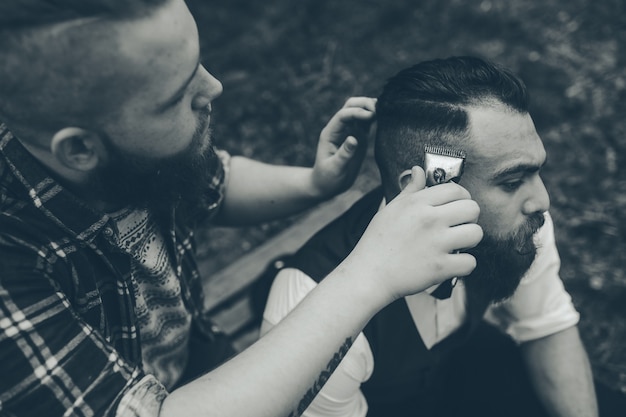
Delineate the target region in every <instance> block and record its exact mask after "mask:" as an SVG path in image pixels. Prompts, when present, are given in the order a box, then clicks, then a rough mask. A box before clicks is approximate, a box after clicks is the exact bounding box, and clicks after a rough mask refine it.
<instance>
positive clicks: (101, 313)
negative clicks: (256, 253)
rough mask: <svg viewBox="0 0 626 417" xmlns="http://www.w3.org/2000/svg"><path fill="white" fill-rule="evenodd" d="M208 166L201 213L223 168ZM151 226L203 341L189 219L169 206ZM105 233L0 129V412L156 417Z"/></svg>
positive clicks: (97, 217) (121, 263) (217, 190)
mask: <svg viewBox="0 0 626 417" xmlns="http://www.w3.org/2000/svg"><path fill="white" fill-rule="evenodd" d="M226 156H227V155H226ZM213 166H215V174H214V181H213V183H212V184H209V185H208V189H207V193H211V194H210V196H211V201H213V204H211V205H210V207H207V208H206V210H204V211H203V214H204V215H206V216H211V215H212V214H214V213H215V212H216V211H217V209H218V207H219V204H220V202H221V200H222V196H223V184H224V176H225V165H224V164H222V163H221V162H220V158H218V157H217V156H216V157H215V163H214V164H213ZM187 213H188V212H187ZM183 217H184V218H183ZM163 223H164V225H165V229H164V230H168V232H167V234H165V236H166V237H167V236H168V235H169V237H170V238H169V239H168V244H169V245H170V247H169V249H170V256H171V258H172V260H173V264H174V268H175V270H176V273H177V275H178V277H179V279H180V281H181V287H182V288H181V289H182V293H183V299H184V301H185V304H186V306H187V308H188V310H189V311H190V312H191V314H192V317H193V318H194V324H195V326H196V328H199V329H200V332H201V333H204V335H205V336H207V337H211V332H212V329H211V326H210V323H208V322H207V320H206V319H204V318H203V316H202V314H201V308H202V298H201V297H202V289H201V287H200V285H201V283H200V277H199V275H198V271H197V268H196V264H195V261H194V256H193V253H194V242H193V231H192V229H191V226H192V225H191V224H190V220H189V216H183V215H181V208H180V207H179V208H177V210H176V211H174V210H173V211H172V213H171V217H170V218H167V219H164V222H163ZM114 230H115V225H114V223H113V222H112V220H111V219H110V218H109V217H108V216H107V215H106V214H103V213H98V212H95V211H94V210H92V209H91V208H89V207H87V206H86V205H85V204H83V203H81V201H80V200H78V199H77V198H76V197H74V196H73V195H72V194H71V193H70V192H69V191H67V190H65V189H64V188H63V187H61V186H60V185H59V184H58V183H57V182H55V181H54V180H53V179H52V178H50V176H49V175H48V174H47V172H46V171H45V170H44V169H43V167H42V166H41V165H40V164H39V163H38V162H37V161H36V160H35V159H34V158H33V157H32V156H31V155H30V154H29V153H28V152H27V151H26V150H25V149H24V147H23V146H22V145H21V143H20V142H19V141H18V140H16V139H15V138H14V137H13V136H12V134H11V133H10V132H9V131H8V130H7V129H6V127H4V126H3V125H1V124H0V415H2V416H4V415H7V416H18V415H19V416H22V415H29V416H30V415H33V416H61V415H72V416H74V415H76V416H92V415H115V413H116V412H117V413H118V415H136V416H143V415H156V414H158V410H159V407H160V403H161V402H162V400H163V399H164V397H165V396H166V395H167V392H166V390H165V388H164V387H163V386H162V385H161V384H160V383H159V382H158V381H157V380H156V379H155V378H154V377H153V376H151V375H145V374H144V373H143V372H142V370H141V346H140V343H139V335H138V325H137V323H136V322H135V314H134V309H133V307H134V296H133V294H134V290H133V288H132V286H131V282H130V279H129V277H130V275H129V274H130V268H129V265H130V262H129V259H128V258H127V255H125V254H123V253H121V252H120V251H118V250H116V249H115V245H114V244H113V242H112V239H111V238H112V235H113V233H114Z"/></svg>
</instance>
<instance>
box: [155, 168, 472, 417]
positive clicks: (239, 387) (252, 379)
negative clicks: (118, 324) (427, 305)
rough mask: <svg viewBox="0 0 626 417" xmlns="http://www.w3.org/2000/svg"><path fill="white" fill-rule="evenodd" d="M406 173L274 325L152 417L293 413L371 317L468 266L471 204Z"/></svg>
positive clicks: (451, 188)
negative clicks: (339, 258)
mask: <svg viewBox="0 0 626 417" xmlns="http://www.w3.org/2000/svg"><path fill="white" fill-rule="evenodd" d="M413 177H414V178H415V179H414V180H413V181H412V182H411V183H410V184H409V185H408V186H407V187H406V188H405V189H404V190H403V192H402V193H400V195H399V196H398V197H396V198H395V199H394V200H393V201H392V202H391V203H390V204H389V205H387V206H386V207H385V209H384V210H382V211H381V212H379V213H378V214H377V215H376V216H375V217H374V219H373V220H372V222H371V223H370V226H369V227H368V229H367V231H366V232H365V234H364V235H363V237H362V238H361V240H360V241H359V243H358V245H357V246H356V247H355V249H354V250H353V251H352V253H351V254H350V255H349V256H348V257H347V258H346V259H345V260H344V261H343V262H342V263H341V264H340V265H339V266H338V267H337V268H336V269H335V270H334V271H333V272H332V273H331V274H329V276H328V277H327V278H326V279H324V281H323V282H322V283H321V284H319V285H318V286H317V287H316V288H315V289H313V290H312V291H311V292H310V294H309V295H308V296H307V297H305V299H304V300H303V301H302V302H301V303H300V304H299V305H298V306H297V307H296V308H295V309H294V310H293V311H292V312H291V313H290V314H289V315H288V316H287V317H286V318H285V319H284V320H283V321H281V322H280V323H279V324H278V325H277V326H276V327H274V328H273V329H272V330H271V331H270V332H268V333H267V334H266V335H265V336H264V337H263V338H261V339H260V340H258V341H257V342H256V343H255V344H253V345H252V346H251V347H250V348H248V349H247V350H246V351H244V352H242V353H241V354H239V355H238V356H236V357H235V358H233V359H232V360H230V361H228V362H227V363H225V364H224V365H222V366H221V367H219V368H217V369H216V370H215V371H212V372H210V373H209V374H206V375H205V376H203V377H201V378H199V379H197V380H195V381H193V382H191V383H190V384H188V385H186V386H183V387H181V388H179V389H178V390H176V391H174V392H173V393H172V394H171V395H170V396H168V397H167V398H166V399H165V401H164V402H163V407H162V409H161V413H160V417H169V416H179V415H197V416H211V415H224V416H241V417H245V416H256V417H263V416H268V417H269V416H287V415H292V416H296V415H299V414H301V413H302V411H304V409H306V407H307V406H308V405H309V403H310V402H311V401H312V399H313V398H314V396H315V395H316V394H317V392H318V391H319V389H320V388H321V387H322V386H323V384H324V383H325V381H326V380H327V379H328V377H329V375H330V374H331V373H332V372H333V371H334V369H335V368H336V366H337V364H338V363H339V361H340V360H341V358H342V357H343V356H344V355H345V353H346V351H347V349H348V348H349V346H350V344H351V343H352V341H353V340H354V339H355V337H356V335H357V334H358V333H359V332H360V331H361V329H362V328H363V327H364V325H365V324H366V323H367V321H368V320H369V319H370V317H371V316H372V315H373V314H375V313H376V312H377V311H378V310H380V309H381V308H383V307H384V306H385V305H387V304H388V303H390V302H391V301H393V300H395V299H397V298H398V297H401V296H404V295H406V294H409V293H414V292H418V291H422V290H424V289H425V288H428V287H430V286H431V285H434V284H435V283H438V282H441V281H443V280H445V279H446V278H448V277H452V276H464V275H467V274H468V273H469V272H471V270H473V268H474V266H475V259H474V258H473V257H472V256H471V255H469V254H466V253H453V252H454V251H455V250H457V249H462V248H468V247H472V246H474V245H475V244H476V243H477V242H478V241H479V240H480V239H481V238H482V231H481V229H480V227H479V226H477V225H476V224H474V222H475V221H476V219H477V217H478V214H479V213H478V211H479V210H478V206H477V205H476V203H475V202H473V201H470V200H467V198H468V197H469V194H468V193H467V192H466V191H465V190H464V189H463V188H462V187H460V186H458V185H457V184H443V185H441V186H438V187H432V188H429V189H426V190H422V189H423V187H424V183H425V178H424V172H423V171H422V170H421V169H419V168H415V169H414V171H413ZM418 190H422V191H418ZM416 271H418V272H416Z"/></svg>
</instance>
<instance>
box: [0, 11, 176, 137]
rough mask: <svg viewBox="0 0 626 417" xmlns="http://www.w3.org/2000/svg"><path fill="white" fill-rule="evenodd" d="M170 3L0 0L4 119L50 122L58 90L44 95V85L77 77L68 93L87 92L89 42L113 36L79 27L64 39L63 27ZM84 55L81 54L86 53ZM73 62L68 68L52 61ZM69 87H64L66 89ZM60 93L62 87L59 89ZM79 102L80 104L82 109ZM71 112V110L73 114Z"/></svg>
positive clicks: (1, 108)
mask: <svg viewBox="0 0 626 417" xmlns="http://www.w3.org/2000/svg"><path fill="white" fill-rule="evenodd" d="M167 1H168V0H0V63H1V64H0V119H2V120H1V121H3V122H6V123H8V124H10V123H21V124H32V122H33V121H32V120H31V119H33V118H34V119H36V123H38V124H41V125H43V124H45V123H46V120H45V113H46V111H45V110H42V111H41V112H38V110H40V109H45V106H46V104H47V103H48V101H49V99H50V97H52V98H54V97H55V96H56V95H57V94H58V91H57V92H55V91H52V90H50V91H44V89H43V88H42V84H44V85H55V84H60V83H57V81H60V80H61V81H62V80H67V79H70V78H71V79H73V80H74V81H73V83H74V84H73V85H72V86H68V88H67V89H66V90H65V92H64V94H65V95H67V96H68V97H70V99H69V100H68V101H69V102H71V101H72V100H71V98H72V97H73V96H72V95H73V94H74V95H75V94H76V93H77V92H81V91H86V90H87V88H88V87H87V85H86V84H85V82H84V81H83V80H82V79H81V78H85V79H86V78H87V77H86V76H84V74H80V75H77V74H79V73H80V61H81V59H82V56H84V55H85V53H86V52H88V51H90V50H93V49H94V48H95V46H93V45H90V44H89V43H90V42H91V41H93V39H97V38H98V37H100V38H103V37H108V36H110V34H109V33H107V32H106V28H103V27H99V28H97V27H96V26H97V25H91V26H89V27H85V26H82V27H78V28H76V29H74V30H72V31H66V32H65V33H64V34H63V35H59V34H58V33H57V32H55V31H54V30H53V29H54V27H55V26H57V25H60V24H65V23H68V24H71V23H72V22H80V21H86V20H88V21H108V20H126V19H133V18H139V17H142V16H148V15H150V14H151V13H153V12H154V10H156V8H157V7H158V6H160V5H162V4H164V3H166V2H167ZM81 54H82V55H81ZM55 62H56V63H62V62H68V65H69V68H70V69H71V72H70V71H66V69H67V68H59V67H60V64H59V65H51V63H55ZM64 87H65V86H64ZM58 89H61V88H58ZM80 104H81V103H78V104H77V106H80ZM69 113H71V112H68V114H69Z"/></svg>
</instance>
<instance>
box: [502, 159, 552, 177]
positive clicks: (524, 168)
mask: <svg viewBox="0 0 626 417" xmlns="http://www.w3.org/2000/svg"><path fill="white" fill-rule="evenodd" d="M545 164H546V161H545V160H544V161H543V162H542V163H541V164H518V165H514V166H512V167H507V168H504V169H501V170H500V171H496V172H495V173H494V174H493V175H492V176H491V178H492V179H494V180H498V179H500V178H505V177H508V176H510V175H515V174H520V173H522V174H533V173H535V172H537V171H539V170H540V169H541V168H543V166H544V165H545Z"/></svg>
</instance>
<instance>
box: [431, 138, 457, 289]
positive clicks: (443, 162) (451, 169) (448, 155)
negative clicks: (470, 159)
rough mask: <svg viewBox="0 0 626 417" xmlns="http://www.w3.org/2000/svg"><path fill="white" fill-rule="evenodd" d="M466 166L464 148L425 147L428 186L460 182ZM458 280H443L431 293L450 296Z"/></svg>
mask: <svg viewBox="0 0 626 417" xmlns="http://www.w3.org/2000/svg"><path fill="white" fill-rule="evenodd" d="M464 166H465V152H463V151H462V150H458V149H453V148H447V147H444V146H433V145H426V146H425V147H424V172H425V173H426V186H427V187H431V186H433V185H438V184H444V183H446V182H450V181H453V182H457V183H458V182H459V180H460V179H461V175H463V168H464ZM456 282H457V277H454V278H450V279H448V280H446V281H444V282H442V283H441V284H440V285H439V286H438V287H437V288H436V289H435V291H433V292H432V293H431V295H432V296H434V297H436V298H438V299H444V298H449V297H450V295H451V294H452V287H454V286H455V285H456Z"/></svg>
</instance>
